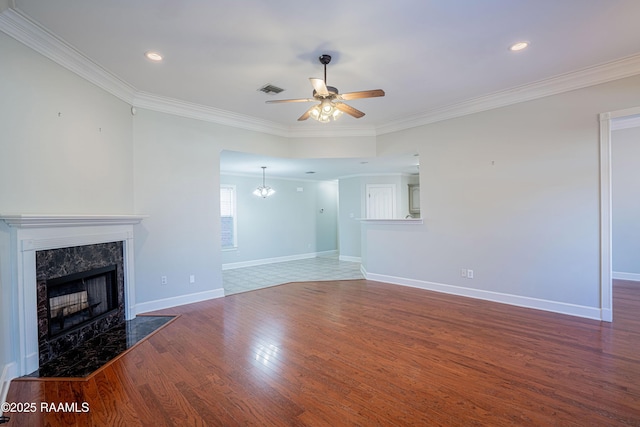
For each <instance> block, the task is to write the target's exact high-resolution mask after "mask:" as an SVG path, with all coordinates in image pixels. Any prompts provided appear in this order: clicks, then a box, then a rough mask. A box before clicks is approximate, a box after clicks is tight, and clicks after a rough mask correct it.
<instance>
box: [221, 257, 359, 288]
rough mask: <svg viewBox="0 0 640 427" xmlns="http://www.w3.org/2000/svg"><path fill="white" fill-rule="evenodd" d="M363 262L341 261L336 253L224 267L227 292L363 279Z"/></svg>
mask: <svg viewBox="0 0 640 427" xmlns="http://www.w3.org/2000/svg"><path fill="white" fill-rule="evenodd" d="M363 278H364V277H363V275H362V273H361V272H360V263H359V262H351V261H340V260H339V259H338V256H337V255H328V256H319V257H316V258H309V259H302V260H297V261H286V262H278V263H273V264H265V265H259V266H255V267H244V268H235V269H232V270H223V271H222V286H223V287H224V293H225V295H232V294H237V293H240V292H247V291H252V290H255V289H260V288H266V287H268V286H275V285H281V284H283V283H288V282H308V281H316V280H349V279H363Z"/></svg>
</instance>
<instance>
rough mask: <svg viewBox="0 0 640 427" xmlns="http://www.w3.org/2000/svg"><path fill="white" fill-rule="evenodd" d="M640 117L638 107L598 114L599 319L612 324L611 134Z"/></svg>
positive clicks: (639, 108)
mask: <svg viewBox="0 0 640 427" xmlns="http://www.w3.org/2000/svg"><path fill="white" fill-rule="evenodd" d="M638 117H640V107H634V108H628V109H625V110H618V111H613V112H608V113H602V114H600V318H601V320H603V321H605V322H612V321H613V257H612V247H613V246H612V226H613V220H612V199H611V142H612V137H611V131H612V128H613V125H614V123H619V122H621V121H624V120H635V119H636V118H638Z"/></svg>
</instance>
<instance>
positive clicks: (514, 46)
mask: <svg viewBox="0 0 640 427" xmlns="http://www.w3.org/2000/svg"><path fill="white" fill-rule="evenodd" d="M528 46H529V42H518V43H514V44H512V45H511V46H509V50H510V51H512V52H517V51H519V50H522V49H526V48H527V47H528Z"/></svg>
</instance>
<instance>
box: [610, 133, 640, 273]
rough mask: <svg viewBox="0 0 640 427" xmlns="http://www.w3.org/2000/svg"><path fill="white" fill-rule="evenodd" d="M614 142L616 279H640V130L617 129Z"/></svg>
mask: <svg viewBox="0 0 640 427" xmlns="http://www.w3.org/2000/svg"><path fill="white" fill-rule="evenodd" d="M611 140H612V142H611V199H612V200H611V202H612V246H613V247H612V255H613V271H614V276H615V277H620V278H627V279H634V280H640V174H639V172H638V171H640V127H635V128H630V129H621V130H615V131H613V132H612V133H611Z"/></svg>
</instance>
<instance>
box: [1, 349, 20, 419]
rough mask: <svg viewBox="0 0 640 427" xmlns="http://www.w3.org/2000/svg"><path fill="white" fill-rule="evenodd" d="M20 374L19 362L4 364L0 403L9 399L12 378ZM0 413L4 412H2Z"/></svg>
mask: <svg viewBox="0 0 640 427" xmlns="http://www.w3.org/2000/svg"><path fill="white" fill-rule="evenodd" d="M17 376H18V364H17V363H15V362H12V363H9V364H7V365H4V368H3V369H2V376H0V403H2V402H6V401H7V394H8V393H9V385H10V384H11V380H12V379H14V378H16V377H17ZM0 415H2V413H1V412H0Z"/></svg>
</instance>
